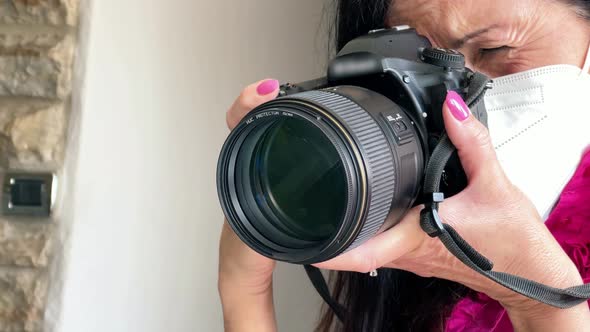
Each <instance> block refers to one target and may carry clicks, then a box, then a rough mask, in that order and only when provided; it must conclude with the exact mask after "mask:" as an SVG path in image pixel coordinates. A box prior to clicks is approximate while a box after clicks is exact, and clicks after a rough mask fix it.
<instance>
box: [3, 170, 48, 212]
mask: <svg viewBox="0 0 590 332" xmlns="http://www.w3.org/2000/svg"><path fill="white" fill-rule="evenodd" d="M54 187H55V175H54V174H51V173H25V172H6V173H4V174H3V175H2V214H3V215H5V216H20V217H38V218H47V217H49V216H51V207H52V205H53V200H54V196H55V195H54V189H55V188H54Z"/></svg>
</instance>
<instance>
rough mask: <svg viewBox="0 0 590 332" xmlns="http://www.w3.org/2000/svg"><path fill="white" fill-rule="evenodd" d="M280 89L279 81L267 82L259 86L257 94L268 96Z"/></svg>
mask: <svg viewBox="0 0 590 332" xmlns="http://www.w3.org/2000/svg"><path fill="white" fill-rule="evenodd" d="M278 88H279V81H277V80H266V81H264V82H262V83H260V84H259V85H258V87H257V88H256V92H257V93H258V94H259V95H260V96H266V95H267V94H270V93H272V92H273V91H276V90H277V89H278Z"/></svg>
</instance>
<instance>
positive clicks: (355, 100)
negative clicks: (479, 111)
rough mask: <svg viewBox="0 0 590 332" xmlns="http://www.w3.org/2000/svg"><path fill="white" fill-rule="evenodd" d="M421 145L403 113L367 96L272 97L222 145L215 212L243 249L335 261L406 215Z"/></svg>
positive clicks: (358, 92)
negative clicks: (217, 210) (217, 209)
mask: <svg viewBox="0 0 590 332" xmlns="http://www.w3.org/2000/svg"><path fill="white" fill-rule="evenodd" d="M402 122H403V123H402ZM400 128H405V129H404V132H400ZM419 137H420V136H419V133H418V129H417V128H415V127H414V126H413V123H412V121H411V120H410V118H409V117H408V116H407V114H406V112H405V111H404V110H403V109H402V108H401V107H399V106H398V105H397V104H395V103H394V102H393V101H391V100H390V99H389V98H386V97H384V96H383V95H381V94H378V93H376V92H374V91H371V90H367V89H364V88H360V87H355V86H341V87H333V88H330V89H326V90H312V91H307V92H303V93H298V94H294V95H291V96H287V97H281V98H278V99H276V100H273V101H271V102H268V103H266V104H263V105H261V106H259V107H257V108H256V109H254V110H253V111H252V112H251V113H249V114H248V115H247V116H246V117H245V118H244V119H243V120H242V121H241V122H240V124H239V125H238V126H237V127H236V128H235V129H234V130H233V131H232V133H231V134H230V135H229V137H228V139H227V140H226V142H225V144H224V146H223V148H222V150H221V155H220V158H219V164H218V174H217V185H218V194H219V198H220V201H221V206H222V208H223V211H224V213H225V215H226V217H227V221H228V223H229V225H230V226H231V227H232V229H233V230H234V231H235V232H236V234H237V235H238V236H239V237H240V238H241V239H242V241H244V242H245V243H246V244H247V245H248V246H250V247H251V248H253V249H254V250H256V251H257V252H259V253H261V254H263V255H265V256H267V257H270V258H273V259H276V260H281V261H287V262H291V263H299V264H312V263H316V262H321V261H324V260H327V259H330V258H333V257H335V256H337V255H339V254H341V253H343V252H345V251H346V250H350V249H351V248H354V247H356V246H358V245H360V244H361V243H363V242H364V241H366V240H367V239H369V238H371V237H373V236H375V235H376V234H377V233H379V232H380V231H383V230H385V229H387V228H389V227H391V226H392V225H394V224H395V223H397V221H398V220H399V219H400V218H401V216H403V214H405V212H406V211H407V209H408V208H410V207H411V205H412V204H413V202H414V200H415V198H416V194H417V192H418V189H419V184H420V181H421V174H422V171H423V160H424V151H423V149H422V145H421V142H420V138H419Z"/></svg>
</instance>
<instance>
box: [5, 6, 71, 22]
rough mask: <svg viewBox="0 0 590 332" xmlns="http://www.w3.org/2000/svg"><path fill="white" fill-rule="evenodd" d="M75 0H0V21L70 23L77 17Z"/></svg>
mask: <svg viewBox="0 0 590 332" xmlns="http://www.w3.org/2000/svg"><path fill="white" fill-rule="evenodd" d="M77 12H78V1H76V0H0V23H3V24H47V25H70V26H73V25H75V24H76V21H77V19H78V16H77Z"/></svg>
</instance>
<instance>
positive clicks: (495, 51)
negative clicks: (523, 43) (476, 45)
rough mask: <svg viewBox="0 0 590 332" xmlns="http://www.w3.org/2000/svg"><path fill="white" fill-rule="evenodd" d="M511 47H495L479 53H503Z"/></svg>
mask: <svg viewBox="0 0 590 332" xmlns="http://www.w3.org/2000/svg"><path fill="white" fill-rule="evenodd" d="M509 49H510V46H506V45H504V46H499V47H493V48H480V49H479V53H481V54H493V53H498V52H501V51H506V50H509Z"/></svg>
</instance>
